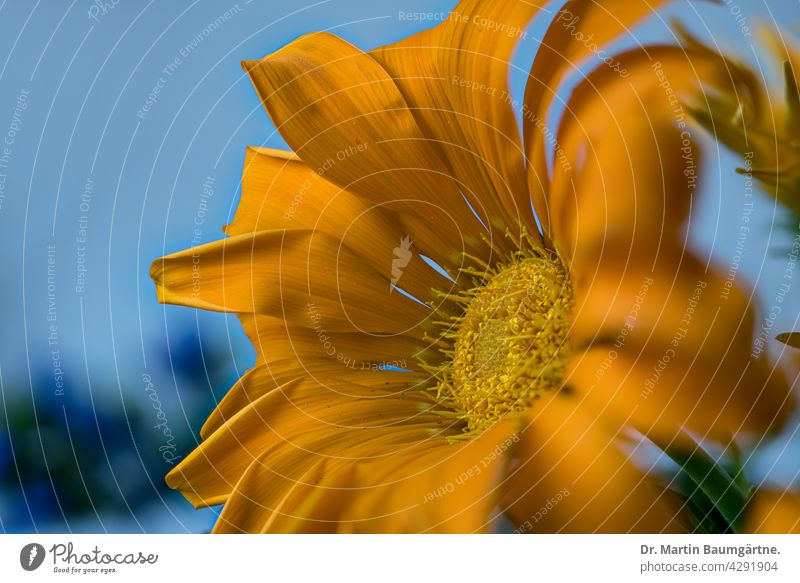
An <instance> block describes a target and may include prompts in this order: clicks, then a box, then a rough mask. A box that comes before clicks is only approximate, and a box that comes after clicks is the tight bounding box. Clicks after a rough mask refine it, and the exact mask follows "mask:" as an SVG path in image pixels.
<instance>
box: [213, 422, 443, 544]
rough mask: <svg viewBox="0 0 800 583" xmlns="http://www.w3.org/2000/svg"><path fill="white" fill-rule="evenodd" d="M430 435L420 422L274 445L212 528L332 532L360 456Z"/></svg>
mask: <svg viewBox="0 0 800 583" xmlns="http://www.w3.org/2000/svg"><path fill="white" fill-rule="evenodd" d="M429 438H430V432H428V431H427V430H425V429H423V428H420V427H394V428H385V430H384V431H382V432H381V434H380V435H376V436H373V438H371V439H369V440H364V438H363V436H359V434H358V432H357V431H347V432H338V433H337V434H332V435H327V436H318V438H317V439H315V440H313V441H311V440H310V441H309V442H308V443H307V444H306V445H305V446H304V447H303V448H299V447H293V446H292V445H291V444H289V445H280V446H274V447H272V448H270V449H269V450H267V451H265V452H264V453H263V454H262V455H261V457H260V458H258V459H257V460H254V461H253V463H251V464H250V466H249V467H248V468H247V471H246V472H244V474H243V475H242V477H241V479H240V480H239V481H238V482H237V484H236V486H235V487H234V488H233V491H232V492H231V495H230V497H229V498H228V500H227V502H226V504H225V507H224V508H223V510H222V513H221V514H220V517H219V520H218V521H217V524H216V525H215V527H214V532H215V533H237V532H273V533H281V532H295V533H296V532H308V533H325V532H335V531H337V530H338V529H339V527H340V521H341V512H342V508H343V507H344V506H345V503H346V500H347V498H348V497H350V496H358V495H359V493H360V490H359V489H358V488H357V487H354V483H353V480H352V474H353V469H354V465H355V464H356V463H358V460H359V459H369V458H372V457H384V456H392V455H395V454H396V453H397V452H403V451H405V450H408V449H410V448H413V447H415V444H418V443H423V442H424V441H425V440H426V439H429Z"/></svg>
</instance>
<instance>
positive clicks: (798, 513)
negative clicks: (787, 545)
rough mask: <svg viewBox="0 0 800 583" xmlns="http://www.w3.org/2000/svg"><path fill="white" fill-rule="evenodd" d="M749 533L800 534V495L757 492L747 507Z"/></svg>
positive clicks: (747, 528) (765, 491) (794, 493)
mask: <svg viewBox="0 0 800 583" xmlns="http://www.w3.org/2000/svg"><path fill="white" fill-rule="evenodd" d="M745 529H746V530H747V532H752V533H755V534H800V494H797V493H796V492H788V491H787V492H778V491H774V490H757V491H756V493H755V494H754V495H753V497H752V499H751V500H750V502H749V504H748V506H747V523H746V526H745Z"/></svg>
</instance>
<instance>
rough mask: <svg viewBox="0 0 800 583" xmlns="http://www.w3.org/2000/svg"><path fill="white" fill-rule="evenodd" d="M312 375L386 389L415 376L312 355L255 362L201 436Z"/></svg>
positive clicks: (316, 378) (395, 388) (321, 380)
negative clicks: (358, 366)
mask: <svg viewBox="0 0 800 583" xmlns="http://www.w3.org/2000/svg"><path fill="white" fill-rule="evenodd" d="M306 377H309V378H311V379H313V380H314V381H315V382H317V383H319V384H320V385H321V386H326V385H327V384H329V383H334V384H337V383H339V382H340V381H343V380H344V381H347V382H349V383H353V384H356V385H361V386H366V387H373V388H376V389H382V390H384V391H398V390H400V389H402V388H404V387H407V386H409V385H410V384H411V383H412V382H413V381H414V377H413V376H412V375H410V374H408V373H404V372H396V371H383V370H359V369H352V368H349V367H344V366H341V365H340V364H338V363H336V362H335V361H333V362H331V361H325V360H322V359H310V360H306V361H297V360H294V361H288V360H283V361H277V362H275V363H271V364H265V365H260V366H256V367H255V368H253V369H251V370H249V371H247V372H246V373H245V374H244V375H243V376H242V378H240V379H239V380H238V381H237V382H236V384H234V385H233V387H231V389H230V390H229V391H228V392H227V393H226V394H225V397H223V399H222V400H221V401H220V402H219V403H218V404H217V407H216V408H215V409H214V411H212V412H211V415H209V417H208V419H207V420H206V422H205V424H204V425H203V428H202V430H201V431H200V436H201V437H202V438H203V439H206V438H208V437H209V436H210V435H211V434H212V433H214V432H215V431H216V430H217V429H219V428H220V427H222V425H224V424H225V422H226V421H228V420H229V419H232V418H233V417H235V416H236V414H237V413H239V412H240V411H242V410H244V409H246V408H247V407H249V406H250V405H252V404H253V403H255V402H256V401H257V400H258V399H259V398H261V397H262V396H263V395H266V394H267V393H269V392H270V391H272V390H273V389H277V388H278V387H280V386H282V385H285V384H287V383H290V382H292V381H298V380H301V379H303V378H306Z"/></svg>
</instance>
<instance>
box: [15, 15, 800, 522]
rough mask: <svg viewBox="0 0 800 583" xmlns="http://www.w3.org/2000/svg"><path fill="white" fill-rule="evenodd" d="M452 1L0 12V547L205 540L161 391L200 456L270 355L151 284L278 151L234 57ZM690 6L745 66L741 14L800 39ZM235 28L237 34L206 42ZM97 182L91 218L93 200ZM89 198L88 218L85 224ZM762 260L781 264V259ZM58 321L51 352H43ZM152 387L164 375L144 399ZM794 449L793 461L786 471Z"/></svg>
mask: <svg viewBox="0 0 800 583" xmlns="http://www.w3.org/2000/svg"><path fill="white" fill-rule="evenodd" d="M108 4H109V6H110V4H111V3H110V2H108ZM453 4H454V3H453V2H452V1H448V2H445V1H438V0H426V1H421V0H419V1H413V0H402V1H387V0H371V1H370V2H360V1H358V2H357V1H355V0H328V1H317V2H306V1H305V0H301V1H295V2H271V1H270V2H259V1H258V0H253V1H250V2H248V1H245V0H243V1H240V2H238V3H231V2H229V1H216V2H210V1H205V2H202V1H194V2H190V1H188V0H175V1H169V2H167V1H164V0H162V1H160V2H156V1H150V2H146V1H144V0H138V1H135V0H119V1H118V3H117V4H116V5H115V6H113V7H111V8H109V9H108V10H107V12H106V13H105V14H102V13H101V12H99V11H98V10H97V8H92V7H93V6H96V5H95V4H94V3H93V2H90V1H89V0H81V1H78V0H74V1H72V2H68V1H66V0H65V1H61V2H55V1H48V2H42V1H41V0H38V1H36V2H33V1H31V0H4V1H3V2H2V3H1V4H0V62H1V63H2V64H1V65H0V135H8V131H10V130H11V123H12V116H13V115H14V113H13V112H14V108H15V105H16V104H17V103H18V100H19V96H20V94H21V93H22V94H23V95H27V99H26V103H27V108H26V109H25V110H24V111H23V112H22V114H21V116H19V117H20V118H21V123H20V120H19V119H18V120H17V121H16V123H15V126H18V131H16V133H15V134H14V136H13V144H11V146H10V150H11V152H10V154H9V156H10V163H9V165H8V166H9V167H8V168H7V169H6V170H5V173H6V177H5V191H4V192H5V198H3V199H2V204H1V205H0V237H2V243H3V246H2V250H3V253H2V259H3V262H2V276H1V277H0V301H1V302H2V305H3V306H5V309H4V310H3V317H2V327H0V381H1V382H2V385H1V388H2V396H3V403H2V405H3V409H2V410H3V411H5V423H6V425H10V426H11V427H12V431H0V469H2V475H3V488H2V489H0V531H9V532H20V531H22V532H29V531H36V530H38V531H65V530H72V531H76V532H79V531H103V530H108V531H111V532H119V531H122V532H142V531H144V532H184V531H190V532H198V531H204V530H208V529H209V528H210V526H211V525H212V523H213V520H214V517H215V514H214V511H213V510H205V511H199V512H198V511H195V510H193V509H192V508H191V507H190V505H189V504H188V503H186V502H185V501H184V500H183V498H182V497H181V496H180V495H178V494H176V493H174V492H169V491H166V490H165V488H163V486H162V481H163V480H162V476H163V474H164V473H165V472H166V471H168V470H169V469H170V465H169V464H167V463H165V462H164V461H163V459H162V457H161V453H160V452H159V449H158V448H159V447H160V446H161V445H162V444H161V442H160V441H159V440H160V438H159V435H158V431H157V430H156V429H154V428H153V424H155V423H156V422H157V421H156V419H155V416H154V413H153V408H152V401H151V397H150V394H151V393H152V391H155V392H156V393H157V397H158V399H159V402H160V403H161V404H162V406H163V409H162V410H163V411H164V415H165V417H166V419H167V420H168V422H169V425H170V427H171V430H172V431H173V434H174V435H175V445H176V448H177V454H179V455H185V454H186V453H188V451H190V450H191V449H192V448H193V446H194V443H195V440H196V439H197V432H198V430H199V427H200V423H201V422H202V420H203V419H204V418H205V416H206V415H207V414H208V412H209V411H210V410H211V408H212V407H213V404H214V401H215V399H219V398H220V397H221V396H222V395H223V394H224V392H225V391H226V390H227V388H228V387H229V386H230V385H231V384H232V382H233V381H234V380H235V379H236V378H237V377H238V376H239V375H240V374H241V373H242V372H243V371H244V370H246V369H247V368H248V367H249V366H251V364H252V362H253V358H254V355H253V351H252V349H251V347H250V346H249V344H248V343H247V341H246V339H245V338H244V335H243V334H242V332H241V330H240V327H239V325H238V322H237V321H236V320H235V318H231V317H227V316H225V315H221V314H214V313H207V312H198V311H195V310H190V309H187V308H179V307H164V306H160V305H158V304H157V302H156V301H155V293H154V288H153V285H152V283H151V281H150V278H149V276H148V269H149V265H150V262H151V261H152V260H153V259H154V258H156V257H159V256H161V255H163V254H165V253H170V252H173V251H177V250H180V249H184V248H186V247H188V246H190V244H191V240H192V237H193V222H194V220H195V217H196V216H197V213H198V210H199V209H200V208H201V207H200V205H201V194H202V191H203V183H204V182H206V181H208V180H209V178H211V179H212V182H213V191H214V195H213V197H211V199H210V200H208V210H207V214H206V215H205V216H204V220H205V222H204V225H203V227H202V240H203V241H204V242H205V241H211V240H214V239H217V238H219V237H220V236H221V235H222V233H221V231H220V227H221V226H222V225H224V224H226V223H227V222H229V219H230V217H231V216H232V213H233V211H234V209H235V205H236V202H237V199H238V192H237V186H238V184H239V180H240V174H241V169H242V162H243V156H244V149H245V146H246V145H248V144H258V145H269V146H277V147H281V146H283V145H284V144H283V141H282V140H281V138H280V137H279V136H278V135H277V134H276V133H275V132H274V128H273V127H272V125H271V123H270V122H269V119H268V118H267V116H266V114H265V113H264V111H263V109H262V107H261V105H260V103H259V101H258V99H257V96H256V94H255V91H254V90H253V89H252V87H251V85H250V82H249V80H248V79H246V78H245V77H244V75H243V72H242V70H241V68H240V66H239V61H240V60H242V59H252V58H258V57H261V56H263V55H265V54H267V53H270V52H272V51H274V50H276V49H278V48H280V47H281V46H282V45H284V44H285V43H286V42H288V41H290V40H292V39H294V38H295V37H297V36H298V35H300V34H302V33H306V32H311V31H315V30H330V31H332V32H335V33H336V34H339V35H341V36H343V37H344V38H346V39H348V40H349V41H351V42H353V43H355V44H357V45H358V46H360V47H362V48H371V47H374V46H378V45H381V44H386V43H388V42H392V41H395V40H398V39H400V38H402V37H404V36H407V35H409V34H411V33H414V32H416V31H418V30H421V29H423V28H427V27H428V26H430V25H431V24H432V23H424V22H416V21H410V20H407V19H404V18H403V17H402V16H401V13H403V12H406V13H407V12H437V11H446V10H449V9H450V8H452V6H453ZM696 5H697V11H696V12H695V9H694V8H690V7H689V6H688V5H687V4H686V3H684V2H678V3H676V6H675V7H674V8H673V9H671V11H670V12H669V14H672V15H679V16H681V17H682V18H683V19H684V20H685V21H687V22H689V24H690V26H691V27H692V28H693V29H694V30H696V31H697V32H698V33H702V34H709V33H713V37H714V38H715V39H716V40H717V41H719V42H720V44H721V45H722V46H726V47H730V48H731V50H735V51H737V52H741V53H743V54H751V52H752V51H751V46H750V39H746V38H743V37H742V36H741V34H740V32H739V23H737V20H736V18H735V16H734V14H735V13H736V14H738V9H739V8H741V9H742V10H743V14H744V15H745V17H746V18H747V19H748V23H749V24H750V25H751V26H755V24H756V22H757V21H758V16H757V15H758V14H761V15H763V16H764V17H765V18H766V19H769V18H770V15H769V13H768V12H767V9H769V11H771V12H772V13H773V14H774V17H775V18H776V19H777V20H778V21H781V22H784V23H792V22H794V23H795V24H797V22H798V21H800V18H797V17H798V16H800V10H799V8H800V4H798V2H796V1H786V0H781V1H778V0H775V1H772V2H764V1H752V2H748V1H746V0H741V1H740V2H739V3H738V5H737V4H734V3H731V2H729V3H727V5H725V4H724V3H723V5H721V6H711V5H709V4H706V3H696ZM734 7H735V8H734ZM90 10H94V11H95V12H94V14H95V16H96V19H92V18H90V16H89V12H90ZM226 11H231V14H230V18H228V19H227V20H225V22H224V23H223V24H222V25H221V26H219V27H218V28H216V30H214V32H213V33H212V34H210V35H207V36H202V31H203V29H204V28H206V27H207V26H208V25H209V24H210V23H212V22H213V21H214V20H215V19H217V18H218V17H219V16H222V15H224V14H225V13H226ZM544 24H546V23H545V22H544V20H543V19H539V20H537V22H536V23H534V25H533V27H532V29H531V33H530V34H529V36H528V38H527V40H525V41H523V43H522V45H521V47H520V51H519V54H518V56H517V58H516V60H515V64H516V65H517V66H518V69H517V70H515V71H514V73H513V74H512V88H513V91H514V93H516V95H517V96H518V97H520V98H521V95H522V90H523V87H524V82H525V72H526V71H527V69H528V68H529V66H530V62H531V61H532V58H533V55H534V53H535V49H536V39H537V38H540V37H541V33H542V30H543V26H544ZM639 33H640V36H639V40H640V41H642V42H644V41H647V40H656V39H659V38H660V39H668V38H669V33H668V31H667V30H666V29H665V27H664V24H663V22H659V21H658V20H657V19H651V21H649V22H648V23H647V24H645V25H644V26H643V27H642V28H641V29H640V31H639ZM198 35H200V36H201V38H202V40H200V41H199V42H196V40H193V39H196V38H197V36H198ZM193 42H194V44H192V43H193ZM633 42H635V41H632V40H627V41H625V43H624V44H626V45H630V44H632V43H633ZM187 48H188V52H187ZM182 50H184V55H185V56H182V55H181V51H182ZM176 59H178V60H177V61H176ZM170 64H173V65H174V68H173V69H172V70H171V71H170V74H169V75H166V76H165V74H164V72H163V71H164V68H165V67H167V66H168V65H170ZM159 77H165V78H166V82H165V83H162V85H163V86H162V87H161V88H160V91H159V93H158V96H157V100H156V101H155V102H154V103H153V104H152V105H151V108H150V109H149V111H148V112H147V113H146V115H143V116H138V117H137V112H138V111H140V110H142V108H143V106H144V105H145V103H146V100H147V99H148V94H150V93H151V92H152V91H153V88H154V87H155V86H156V85H157V84H158V83H159ZM26 92H28V93H26ZM709 154H710V155H709V156H708V157H707V163H708V168H707V172H706V179H707V182H706V191H707V192H706V196H705V198H704V199H702V202H701V204H700V206H699V208H698V209H697V213H696V215H695V218H694V219H693V221H695V224H696V225H697V226H698V227H699V228H697V229H696V231H695V232H696V245H697V248H698V249H701V250H704V252H708V253H713V255H714V257H715V258H717V260H718V261H719V262H720V264H721V265H723V266H725V265H727V264H728V262H729V261H730V259H731V257H732V256H733V254H734V250H735V243H736V234H737V231H738V225H739V215H740V209H741V207H740V205H739V204H738V203H736V204H731V202H730V201H731V198H730V197H731V196H734V197H737V196H739V194H738V193H741V192H742V190H743V178H742V177H739V176H737V175H735V174H734V172H733V169H734V167H735V166H736V165H737V160H736V159H735V157H733V156H731V155H730V154H727V153H725V152H717V151H711V152H709ZM87 182H90V183H91V193H90V200H88V201H87V199H86V198H85V197H84V199H82V195H83V194H84V192H85V191H86V190H87V188H86V186H87ZM732 193H733V194H732ZM736 200H738V199H736ZM82 201H83V202H88V207H86V206H84V207H83V208H81V202H82ZM756 213H757V214H756V219H755V221H756V222H755V227H754V229H753V234H752V236H751V237H750V239H749V240H748V244H747V251H746V253H745V256H744V258H743V262H742V265H743V268H742V269H743V272H742V275H743V276H744V277H746V278H747V280H748V281H750V282H751V283H756V282H757V283H758V286H759V289H760V292H761V293H762V296H763V297H764V298H766V299H765V305H768V304H769V303H770V302H771V298H773V297H774V295H775V293H776V288H777V285H778V283H780V271H781V270H782V268H783V265H784V263H785V259H783V258H782V257H781V256H780V253H779V251H775V250H780V249H785V248H787V247H788V245H789V242H790V241H791V235H790V234H789V233H788V232H787V231H781V230H776V229H774V227H773V224H774V219H775V217H774V215H773V213H774V208H773V206H772V205H771V204H769V203H768V201H767V200H766V199H765V198H764V199H759V200H758V206H757V209H756ZM81 215H86V216H87V218H88V220H87V221H86V224H85V227H86V232H87V243H86V264H85V265H86V272H85V277H86V283H85V288H84V291H82V292H80V293H78V292H76V290H75V287H76V284H77V282H78V275H77V267H78V252H79V251H80V249H79V244H78V243H77V242H76V236H78V234H79V227H81V225H79V221H78V219H79V217H80V216H81ZM48 245H52V246H54V248H55V252H54V255H53V256H52V257H53V261H54V265H55V274H56V275H55V293H54V298H51V299H54V302H55V308H54V310H55V312H53V311H52V308H53V304H49V303H48V281H47V268H48ZM767 246H769V248H770V249H772V250H773V252H772V256H771V259H769V260H768V261H767V262H765V261H764V258H765V257H767V256H768V254H766V253H765V251H766V247H767ZM51 283H52V282H51ZM794 296H795V298H796V297H797V296H798V294H796V293H795V294H794ZM49 307H50V308H51V310H48V308H49ZM798 311H800V302H797V301H796V300H795V299H793V300H792V302H791V304H790V306H789V307H787V306H784V313H783V316H782V317H783V319H782V320H781V322H782V323H783V324H784V325H785V327H787V328H790V327H792V325H793V323H794V321H795V320H794V318H795V315H794V314H796V313H798ZM53 313H54V314H55V318H56V320H55V322H50V321H48V315H49V314H50V315H52V314H53ZM52 324H55V325H56V326H57V328H56V330H55V336H54V338H55V340H56V343H55V344H50V343H49V342H48V336H49V335H51V332H53V331H52V330H50V328H49V326H51V325H52ZM776 329H777V326H776ZM782 329H783V328H781V330H782ZM51 339H52V338H51ZM53 349H56V350H58V353H57V354H58V356H57V361H58V366H57V368H60V369H61V370H63V375H64V377H65V387H64V394H63V395H59V394H56V387H55V382H56V379H55V378H54V372H53V370H54V360H53V359H54V353H53ZM143 375H149V378H150V379H152V385H153V386H152V387H151V389H150V391H151V392H150V393H148V391H147V390H146V383H145V382H144V381H143ZM14 403H17V405H13V404H14ZM12 405H13V406H12ZM14 407H18V408H22V409H26V410H27V411H28V413H36V414H37V419H39V417H40V418H41V419H40V421H39V425H40V426H41V425H42V423H43V422H42V421H41V420H49V421H48V423H51V424H52V427H51V428H50V429H49V430H48V431H51V432H52V435H50V436H49V438H48V437H47V436H45V438H42V436H41V432H39V431H33V432H32V433H30V435H27V434H26V435H22V434H21V433H20V430H18V429H17V426H16V425H14V423H16V421H14V419H16V418H15V417H14V415H16V413H14V414H12V413H10V412H13V411H17V409H15V408H14ZM120 419H122V420H123V421H121V422H120V421H119V420H120ZM125 420H127V421H125ZM131 420H134V421H131ZM29 429H30V428H29ZM48 439H49V440H50V441H49V442H48ZM70 439H71V440H72V445H70ZM76 440H77V441H79V442H80V443H79V444H78V445H76V444H75V441H76ZM796 442H797V440H796V439H795V444H794V445H793V446H792V448H793V449H791V450H785V451H784V450H783V444H780V445H778V446H773V449H771V450H769V451H768V452H767V454H766V455H765V457H764V459H765V460H766V461H764V462H763V463H762V468H763V470H764V472H765V473H766V472H767V470H769V469H770V467H771V466H774V468H773V469H772V471H771V473H770V476H771V479H775V480H778V479H783V480H785V479H792V478H794V479H796V476H795V475H794V472H796V471H797V469H796V463H795V464H794V465H792V464H789V463H788V459H790V457H789V456H790V455H793V456H797V449H798V448H797V444H796ZM45 443H52V444H55V445H52V446H51V445H45ZM59 444H60V448H59V447H58V445H59ZM12 446H13V447H12ZM76 449H77V450H79V451H78V452H77V453H76V452H75V450H76ZM26 452H33V453H35V454H36V455H38V456H42V460H43V461H44V462H45V466H44V467H45V468H50V467H51V466H53V467H56V466H58V464H61V466H63V467H66V468H69V467H72V468H73V469H75V468H77V471H74V472H73V479H74V478H75V477H76V476H77V479H74V480H73V481H74V484H73V485H74V488H76V489H77V490H78V491H80V490H81V489H83V493H80V492H79V494H80V496H77V497H76V498H75V501H74V504H67V503H66V502H65V499H67V498H70V496H68V495H66V494H65V493H64V492H63V491H62V484H61V483H60V482H59V478H58V474H54V473H53V472H50V473H49V474H48V471H47V469H45V470H44V471H43V472H40V474H39V475H38V477H37V479H35V480H29V479H28V478H25V477H24V476H23V477H20V476H19V475H18V474H17V471H16V468H18V467H19V464H20V463H21V461H20V456H22V455H28V454H26ZM779 452H784V456H785V457H784V458H777V457H776V456H777V453H779ZM31 455H32V454H31ZM776 459H777V460H778V461H777V463H773V462H775V460H776ZM795 459H796V457H795ZM81 477H82V478H83V479H80V478H81ZM96 485H99V486H96ZM87 500H88V501H89V503H88V504H87Z"/></svg>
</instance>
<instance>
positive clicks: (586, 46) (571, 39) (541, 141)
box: [522, 0, 666, 234]
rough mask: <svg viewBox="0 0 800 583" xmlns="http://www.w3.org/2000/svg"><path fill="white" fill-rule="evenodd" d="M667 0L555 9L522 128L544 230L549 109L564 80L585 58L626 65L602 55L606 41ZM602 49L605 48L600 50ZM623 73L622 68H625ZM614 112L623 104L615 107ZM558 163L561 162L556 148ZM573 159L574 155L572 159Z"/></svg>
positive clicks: (583, 2) (583, 1)
mask: <svg viewBox="0 0 800 583" xmlns="http://www.w3.org/2000/svg"><path fill="white" fill-rule="evenodd" d="M663 4H666V0H609V1H607V2H602V3H600V2H595V1H592V0H589V1H587V0H571V1H570V2H567V3H566V4H565V5H564V6H563V7H562V8H561V9H560V10H559V11H558V13H557V14H556V16H555V18H554V20H553V22H552V24H551V25H550V27H549V28H548V30H547V33H546V34H545V36H544V39H543V40H542V42H541V44H540V45H539V51H538V52H537V54H536V58H535V60H534V62H533V67H532V68H531V72H530V77H529V80H528V84H527V86H526V87H525V102H524V103H525V106H524V111H523V120H522V127H523V133H524V136H525V152H526V153H527V156H528V160H529V164H530V165H529V168H528V186H529V189H530V192H531V196H532V197H533V201H534V206H535V208H536V213H537V215H538V216H539V220H540V221H541V223H542V228H543V229H544V231H545V233H546V234H549V232H550V221H551V211H550V208H549V205H548V202H547V200H546V198H545V197H546V194H547V192H548V191H549V182H550V181H549V178H548V171H547V162H546V152H547V149H548V148H549V147H551V141H552V137H551V134H549V132H547V128H546V125H545V124H546V123H547V120H548V119H549V117H548V112H549V110H550V106H551V104H552V103H553V100H554V98H555V96H556V94H557V92H558V88H559V86H560V84H561V82H562V81H563V80H564V79H565V78H566V77H567V75H570V74H572V73H574V72H576V71H577V70H578V66H579V64H580V63H582V62H583V61H584V59H586V58H596V59H597V63H598V65H599V66H600V68H606V69H609V70H612V69H614V68H615V67H617V68H618V69H619V70H615V71H613V72H614V74H617V75H618V74H619V71H620V70H622V65H619V64H618V61H615V60H614V59H613V58H612V60H611V61H610V63H609V64H608V65H606V64H604V63H603V62H602V61H603V58H605V57H607V56H609V52H608V50H607V49H608V45H610V44H611V43H612V42H613V41H614V40H615V39H617V38H619V37H620V36H622V35H623V34H626V33H627V34H630V30H629V29H630V27H633V26H635V25H636V24H637V23H638V22H639V21H640V20H641V19H642V18H645V17H646V16H649V15H650V14H653V12H654V11H655V10H656V9H657V8H658V7H659V6H662V5H663ZM601 51H602V52H601ZM623 73H624V71H623ZM615 111H616V112H618V113H621V112H622V111H623V109H622V108H621V107H617V106H615ZM554 160H555V162H554V166H555V167H557V166H558V164H559V153H558V151H556V156H555V158H554ZM568 160H569V161H570V162H571V163H573V164H574V163H575V161H576V159H573V158H568Z"/></svg>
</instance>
